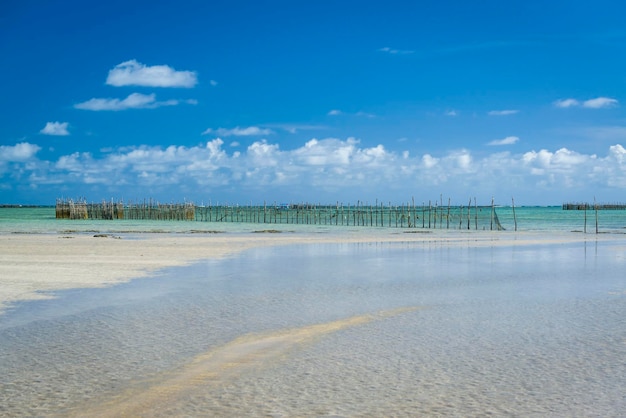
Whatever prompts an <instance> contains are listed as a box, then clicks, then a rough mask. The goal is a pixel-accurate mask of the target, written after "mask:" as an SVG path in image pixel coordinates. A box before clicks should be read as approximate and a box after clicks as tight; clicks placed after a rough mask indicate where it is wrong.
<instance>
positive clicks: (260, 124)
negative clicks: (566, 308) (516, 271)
mask: <svg viewBox="0 0 626 418" xmlns="http://www.w3.org/2000/svg"><path fill="white" fill-rule="evenodd" d="M624 15H626V4H624V3H623V2H619V1H603V0H600V1H594V2H588V1H575V0H574V1H550V2H545V1H533V0H531V1H514V2H502V1H483V2H479V3H477V2H467V1H444V2H435V1H432V2H417V1H416V2H409V1H393V0H391V1H385V2H354V1H323V0H322V1H314V2H304V1H302V2H299V1H265V2H259V1H184V0H182V1H176V2H174V1H117V0H113V1H106V2H84V1H58V2H50V1H34V0H19V1H18V0H8V1H3V2H2V4H1V5H0V56H2V64H0V93H1V95H0V180H1V183H0V203H25V204H53V203H54V200H55V198H57V197H71V198H77V197H85V198H87V200H90V201H92V200H93V201H99V200H101V199H110V198H115V199H123V200H125V201H128V200H137V199H144V198H154V199H158V200H162V201H182V200H183V199H186V200H191V201H196V202H198V203H200V202H205V203H206V202H208V201H211V202H213V203H215V202H221V203H227V202H228V203H239V204H247V203H250V202H252V203H262V202H263V201H264V200H265V201H268V202H274V201H277V202H304V201H307V202H315V203H333V202H337V201H339V202H343V203H344V204H347V203H349V202H352V203H354V202H356V201H357V200H361V201H365V202H374V201H375V200H376V199H378V200H379V201H385V202H387V201H391V202H395V203H403V202H408V201H410V200H411V199H415V201H416V202H418V203H421V202H424V201H426V202H427V201H428V200H431V199H432V200H438V199H439V198H440V196H443V197H444V198H445V199H446V200H447V198H448V197H450V198H451V199H452V202H453V203H458V204H462V203H464V202H466V201H467V200H468V199H469V198H473V197H476V198H477V199H478V201H479V202H484V203H488V202H490V201H491V197H494V198H495V200H496V202H497V203H501V204H509V203H510V202H511V197H514V198H515V201H516V204H520V205H524V204H526V205H548V204H561V203H562V202H563V201H592V200H593V199H594V197H595V198H596V199H597V200H598V201H602V202H615V201H621V202H624V201H626V149H625V147H626V113H625V112H624V103H625V100H626V96H625V94H624V93H625V85H626V26H625V25H624V23H623V22H624V18H623V16H624Z"/></svg>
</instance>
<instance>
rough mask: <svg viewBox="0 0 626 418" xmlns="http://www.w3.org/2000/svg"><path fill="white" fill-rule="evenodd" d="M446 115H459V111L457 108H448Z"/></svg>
mask: <svg viewBox="0 0 626 418" xmlns="http://www.w3.org/2000/svg"><path fill="white" fill-rule="evenodd" d="M445 115H446V116H457V115H458V113H457V111H456V110H447V111H446V112H445Z"/></svg>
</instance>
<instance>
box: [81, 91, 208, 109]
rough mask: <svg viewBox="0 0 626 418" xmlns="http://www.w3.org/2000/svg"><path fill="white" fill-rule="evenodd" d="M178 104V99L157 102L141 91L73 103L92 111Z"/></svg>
mask: <svg viewBox="0 0 626 418" xmlns="http://www.w3.org/2000/svg"><path fill="white" fill-rule="evenodd" d="M185 102H186V103H189V104H196V103H197V101H195V100H193V99H191V100H187V101H185ZM178 104H180V100H166V101H162V102H158V101H157V100H156V94H154V93H152V94H141V93H131V94H130V95H128V97H126V98H125V99H111V98H107V99H97V98H93V99H89V100H87V101H86V102H82V103H77V104H75V105H74V107H75V108H76V109H82V110H93V111H101V110H109V111H118V110H127V109H155V108H157V107H161V106H176V105H178Z"/></svg>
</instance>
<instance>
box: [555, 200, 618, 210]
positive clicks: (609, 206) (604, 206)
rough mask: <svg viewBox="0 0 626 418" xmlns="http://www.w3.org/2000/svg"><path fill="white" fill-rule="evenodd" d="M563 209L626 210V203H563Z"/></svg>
mask: <svg viewBox="0 0 626 418" xmlns="http://www.w3.org/2000/svg"><path fill="white" fill-rule="evenodd" d="M563 210H626V203H578V202H576V203H572V202H570V203H563Z"/></svg>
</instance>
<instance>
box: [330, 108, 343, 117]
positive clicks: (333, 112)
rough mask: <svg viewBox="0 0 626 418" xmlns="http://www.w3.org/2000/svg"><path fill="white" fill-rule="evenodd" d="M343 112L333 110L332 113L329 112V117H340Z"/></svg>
mask: <svg viewBox="0 0 626 418" xmlns="http://www.w3.org/2000/svg"><path fill="white" fill-rule="evenodd" d="M342 113H343V112H342V111H341V110H339V109H333V110H331V111H329V112H328V116H339V115H341V114H342Z"/></svg>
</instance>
